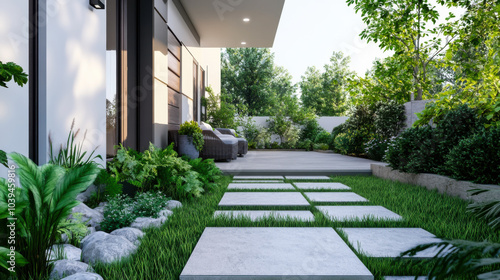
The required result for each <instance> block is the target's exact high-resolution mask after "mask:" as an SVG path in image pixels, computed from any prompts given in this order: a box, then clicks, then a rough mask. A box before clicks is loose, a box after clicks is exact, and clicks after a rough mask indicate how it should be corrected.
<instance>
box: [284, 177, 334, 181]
mask: <svg viewBox="0 0 500 280" xmlns="http://www.w3.org/2000/svg"><path fill="white" fill-rule="evenodd" d="M285 178H286V179H287V180H331V179H330V177H328V176H285Z"/></svg>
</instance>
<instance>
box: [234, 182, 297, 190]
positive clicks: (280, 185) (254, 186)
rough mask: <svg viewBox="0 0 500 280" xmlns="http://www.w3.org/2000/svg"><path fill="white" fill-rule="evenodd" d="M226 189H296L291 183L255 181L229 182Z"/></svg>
mask: <svg viewBox="0 0 500 280" xmlns="http://www.w3.org/2000/svg"><path fill="white" fill-rule="evenodd" d="M227 189H228V190H255V189H260V190H296V189H295V188H294V187H293V186H292V184H285V183H265V184H264V183H256V184H250V183H245V184H234V183H231V184H229V186H228V187H227Z"/></svg>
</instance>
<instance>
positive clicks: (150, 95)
mask: <svg viewBox="0 0 500 280" xmlns="http://www.w3.org/2000/svg"><path fill="white" fill-rule="evenodd" d="M0 3H1V7H2V9H0V61H2V62H4V63H5V62H9V61H12V62H15V63H17V64H19V65H21V66H22V67H23V68H24V69H25V71H26V72H27V73H28V74H29V82H28V84H27V85H25V86H24V87H18V86H16V85H15V84H14V83H10V84H9V88H7V89H5V88H0V131H2V137H1V138H0V149H2V150H5V151H7V152H14V151H15V152H19V153H22V154H25V155H29V156H30V158H32V159H33V160H34V161H35V162H37V163H39V164H43V163H45V162H47V161H48V150H49V142H48V141H49V140H48V139H49V135H50V138H51V139H52V142H53V143H54V144H55V145H56V148H57V149H58V147H59V145H60V144H62V143H65V142H66V138H67V136H68V133H69V131H70V127H71V125H72V123H73V120H75V128H76V129H81V134H80V135H81V136H80V138H79V140H81V139H82V137H83V133H84V131H87V134H86V142H85V143H86V148H87V149H89V150H90V149H93V148H95V147H98V148H97V154H99V155H101V156H102V157H103V159H104V158H106V156H108V157H109V156H112V155H113V154H114V150H113V146H114V145H117V144H119V143H123V145H125V146H127V147H131V148H134V149H137V150H144V149H146V148H147V147H148V146H149V143H150V142H151V143H153V144H155V145H156V146H159V147H165V146H166V145H167V144H168V130H169V129H175V128H178V126H179V125H180V124H181V123H182V122H184V121H187V120H195V121H200V118H201V114H202V111H203V110H204V108H202V104H201V97H202V96H203V95H204V94H205V87H206V86H209V85H210V86H211V87H212V88H213V89H214V91H215V92H216V93H218V92H220V84H221V83H220V49H221V48H226V47H271V46H272V45H273V42H274V38H275V34H276V31H277V27H278V24H279V20H280V17H281V12H282V10H283V6H284V0H251V1H250V0H107V1H104V0H100V1H97V0H16V1H11V0H0ZM96 3H97V4H96ZM101 4H102V5H101ZM102 8H103V9H102ZM2 173H3V172H2Z"/></svg>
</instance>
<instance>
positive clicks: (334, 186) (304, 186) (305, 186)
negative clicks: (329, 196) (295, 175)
mask: <svg viewBox="0 0 500 280" xmlns="http://www.w3.org/2000/svg"><path fill="white" fill-rule="evenodd" d="M295 185H296V186H297V188H299V189H301V190H350V189H351V188H349V187H348V186H346V185H344V184H341V183H295Z"/></svg>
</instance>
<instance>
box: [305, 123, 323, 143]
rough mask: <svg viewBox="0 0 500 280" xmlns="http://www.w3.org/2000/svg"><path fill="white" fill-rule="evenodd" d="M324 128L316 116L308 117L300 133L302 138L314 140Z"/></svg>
mask: <svg viewBox="0 0 500 280" xmlns="http://www.w3.org/2000/svg"><path fill="white" fill-rule="evenodd" d="M323 130H324V129H323V128H322V127H321V126H320V125H319V123H318V121H317V120H316V118H308V119H306V120H304V125H303V128H302V131H301V133H300V140H301V141H305V140H307V139H309V140H311V141H314V139H316V135H318V134H319V133H321V132H322V131H323Z"/></svg>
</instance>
